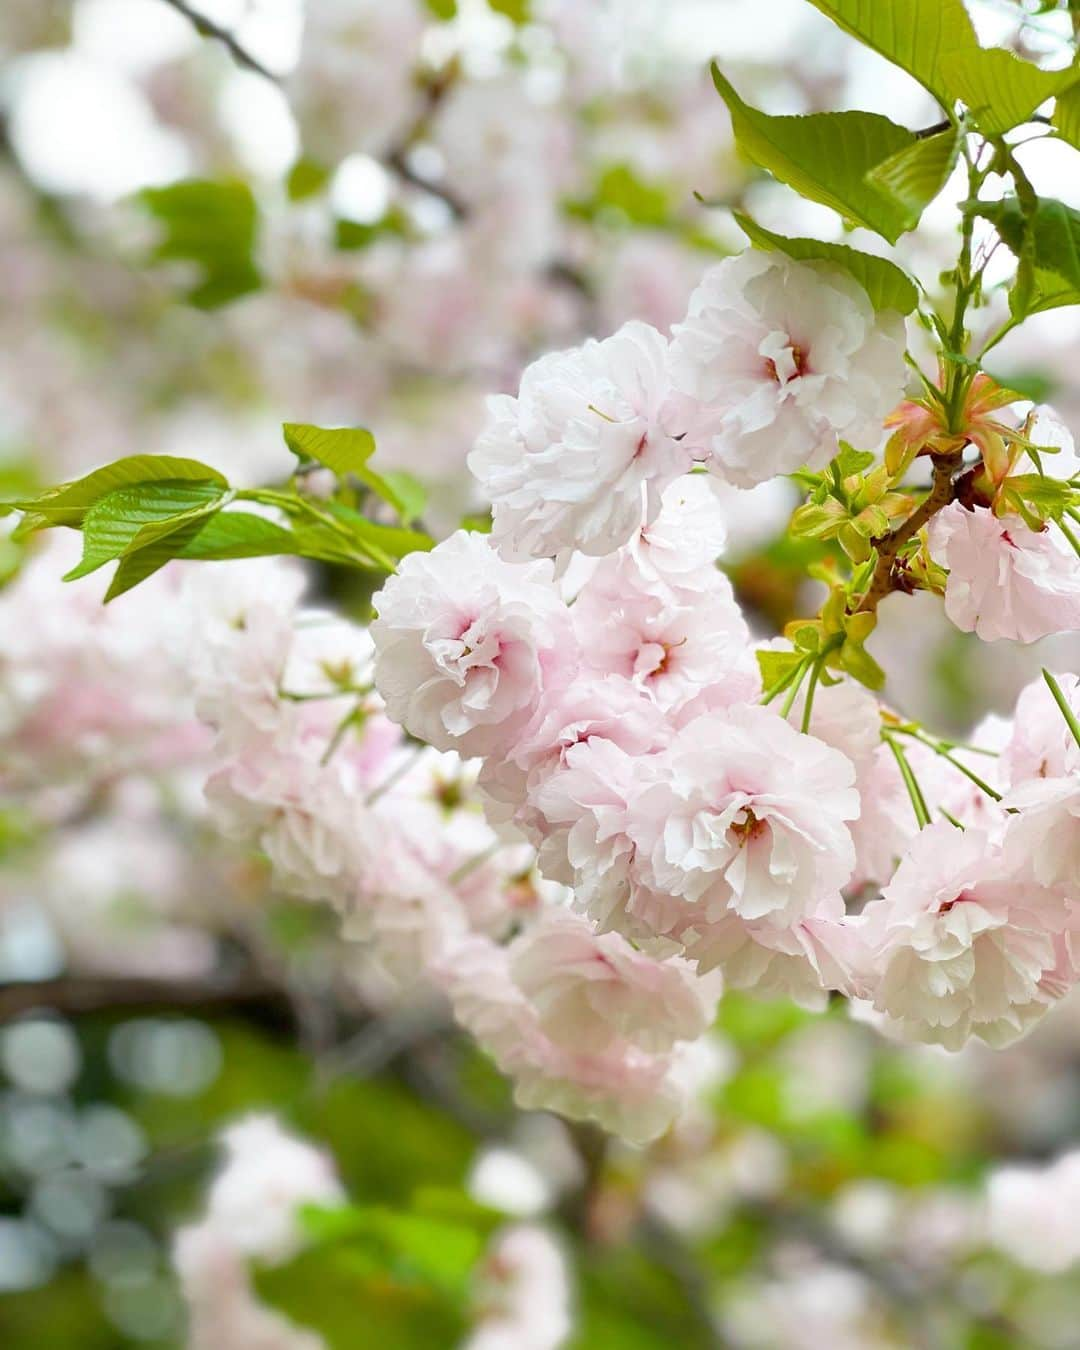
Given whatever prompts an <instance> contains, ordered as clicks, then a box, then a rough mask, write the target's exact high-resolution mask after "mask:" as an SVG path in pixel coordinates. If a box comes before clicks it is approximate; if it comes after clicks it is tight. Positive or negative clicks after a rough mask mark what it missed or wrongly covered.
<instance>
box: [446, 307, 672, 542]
mask: <svg viewBox="0 0 1080 1350" xmlns="http://www.w3.org/2000/svg"><path fill="white" fill-rule="evenodd" d="M669 395H670V383H669V379H668V371H667V341H666V340H665V339H664V338H663V337H661V335H660V334H659V333H658V332H656V330H655V329H653V328H650V327H649V326H648V324H644V323H640V322H631V323H627V324H624V325H623V327H622V328H620V329H619V331H618V332H617V333H615V334H613V335H612V336H611V337H609V338H605V339H604V340H603V341H602V342H597V341H594V340H591V341H589V342H586V343H585V345H584V346H583V347H580V348H576V349H574V350H572V351H565V352H553V353H551V354H549V355H548V356H543V357H541V358H540V360H538V361H536V362H534V363H533V364H532V365H531V366H529V368H528V369H527V370H526V371H525V373H524V375H523V376H522V378H521V389H520V392H519V394H518V397H517V398H511V397H509V396H508V395H505V394H500V395H496V396H495V397H493V398H491V399H490V400H489V403H488V408H489V415H488V423H487V426H486V427H485V429H484V431H483V432H482V433H481V435H480V437H479V439H478V440H477V443H476V447H475V449H474V450H473V452H472V454H471V455H470V456H469V467H470V469H471V470H472V472H473V473H474V475H475V476H476V478H477V479H478V480H479V482H480V485H481V487H482V488H483V489H484V492H485V493H486V495H487V496H488V497H490V498H491V500H492V502H493V503H494V525H493V531H492V534H493V538H494V540H495V543H496V546H497V548H498V549H499V551H500V552H501V553H502V554H503V556H504V557H507V558H510V559H515V560H524V559H528V558H543V557H554V556H557V555H560V554H563V553H565V552H567V551H569V550H571V549H575V548H576V549H579V550H580V551H581V552H582V553H588V554H593V555H598V556H602V555H603V554H605V553H610V552H612V551H613V550H614V549H616V548H618V547H619V545H620V544H623V543H625V542H626V541H627V540H628V539H629V538H630V537H631V535H632V534H633V533H634V531H635V530H637V529H638V528H639V527H640V526H641V524H642V522H643V521H650V520H652V519H653V518H654V517H655V516H656V514H657V512H658V511H659V509H660V495H661V493H662V492H663V490H664V488H665V487H666V486H667V485H668V484H669V483H670V482H672V481H673V480H674V479H675V478H677V477H678V476H679V475H680V474H683V473H685V472H686V470H687V469H688V468H689V467H690V463H691V457H690V454H689V451H688V450H687V449H685V448H684V446H683V445H682V444H681V442H680V441H679V440H677V439H676V438H675V434H674V433H676V432H677V430H678V428H676V427H675V425H674V423H673V421H672V414H671V412H670V408H669Z"/></svg>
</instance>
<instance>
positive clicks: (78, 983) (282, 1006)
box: [0, 973, 295, 1025]
mask: <svg viewBox="0 0 1080 1350" xmlns="http://www.w3.org/2000/svg"><path fill="white" fill-rule="evenodd" d="M245 1006H246V1007H248V1008H250V1009H251V1010H252V1011H256V1010H262V1011H265V1012H267V1013H272V1014H273V1020H274V1021H275V1023H281V1024H283V1025H291V1024H293V1023H294V1022H295V1016H294V1013H293V1009H292V1005H291V1004H290V1002H289V1000H288V998H287V997H286V996H285V994H284V993H283V992H282V990H281V989H280V987H278V986H277V985H274V984H271V983H270V982H269V981H267V980H264V979H262V978H261V977H259V976H258V975H254V974H251V973H247V974H244V975H241V976H237V977H233V978H231V979H229V978H226V977H224V976H217V977H215V976H208V977H206V978H205V979H199V980H192V979H182V980H166V979H155V978H153V977H143V976H130V975H60V976H58V977H57V978H56V979H53V980H26V981H17V982H14V983H11V984H6V985H3V986H0V1025H2V1024H3V1023H5V1022H10V1021H13V1020H14V1019H15V1018H17V1017H20V1016H22V1015H23V1014H24V1013H29V1012H33V1011H35V1010H45V1009H51V1010H53V1011H55V1012H61V1013H69V1014H72V1015H75V1016H77V1015H78V1014H80V1013H93V1012H107V1011H110V1010H112V1009H125V1010H128V1011H133V1010H145V1011H149V1010H152V1009H157V1010H167V1009H173V1008H193V1009H198V1010H199V1011H200V1012H212V1011H221V1010H222V1009H224V1008H230V1007H245Z"/></svg>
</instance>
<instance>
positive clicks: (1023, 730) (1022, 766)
mask: <svg viewBox="0 0 1080 1350" xmlns="http://www.w3.org/2000/svg"><path fill="white" fill-rule="evenodd" d="M1051 673H1053V672H1051ZM1055 679H1056V680H1057V683H1058V688H1059V689H1060V690H1061V692H1062V694H1063V695H1064V697H1065V700H1066V702H1067V703H1068V705H1069V707H1070V708H1071V709H1072V711H1073V713H1074V714H1075V715H1076V716H1077V717H1080V676H1078V675H1073V674H1065V673H1064V672H1063V671H1061V672H1058V673H1057V674H1056V675H1055ZM1077 769H1080V746H1078V745H1077V743H1076V738H1075V737H1074V736H1073V734H1072V732H1071V731H1070V730H1069V727H1068V724H1067V723H1066V721H1065V719H1064V717H1062V715H1061V709H1060V708H1059V707H1058V705H1057V703H1056V701H1055V699H1054V696H1053V694H1052V693H1051V692H1050V687H1049V685H1048V684H1047V683H1046V681H1045V680H1044V679H1043V678H1042V676H1039V677H1038V678H1037V679H1035V680H1032V682H1031V683H1030V684H1029V685H1027V686H1025V688H1024V689H1022V690H1021V691H1020V696H1019V698H1018V699H1017V700H1016V712H1015V715H1014V717H1013V731H1012V737H1011V739H1010V741H1009V742H1008V744H1007V745H1006V746H1005V748H1004V753H1003V755H1002V770H1003V774H1004V777H1005V780H1006V781H1008V782H1009V783H1010V784H1011V785H1012V786H1013V787H1019V786H1020V784H1021V783H1023V782H1025V781H1026V780H1027V779H1030V778H1062V777H1066V776H1067V775H1068V774H1070V773H1072V772H1074V771H1075V770H1077Z"/></svg>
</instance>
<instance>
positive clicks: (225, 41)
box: [163, 0, 280, 84]
mask: <svg viewBox="0 0 1080 1350" xmlns="http://www.w3.org/2000/svg"><path fill="white" fill-rule="evenodd" d="M163 3H164V4H166V5H170V6H171V7H172V8H173V9H175V10H176V12H177V13H178V14H182V15H183V16H184V18H185V19H187V21H188V23H190V24H191V26H192V27H193V28H194V29H195V31H196V32H197V33H199V34H200V35H201V36H202V37H205V38H210V39H211V40H212V41H214V42H220V43H221V45H222V46H223V47H224V48H225V50H226V51H227V52H228V53H229V55H230V56H231V57H232V59H233V60H234V61H235V62H236V64H237V65H238V66H242V67H243V68H244V70H252V71H254V72H255V74H256V75H261V76H262V77H263V79H264V80H271V81H272V82H273V83H274V84H278V83H280V77H279V76H277V75H275V74H274V72H273V71H272V70H269V69H268V68H267V67H266V66H264V65H263V64H262V62H261V61H257V60H256V59H255V57H254V56H252V54H251V53H250V52H249V51H248V50H247V48H246V47H245V46H243V44H242V43H240V42H238V41H237V38H236V35H235V34H234V33H230V32H229V30H228V29H227V28H222V27H221V25H220V24H216V23H214V22H213V20H212V19H208V18H207V17H206V16H205V14H200V13H199V11H198V10H197V9H193V8H192V6H191V5H189V4H188V3H187V0H163Z"/></svg>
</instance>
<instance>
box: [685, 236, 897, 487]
mask: <svg viewBox="0 0 1080 1350" xmlns="http://www.w3.org/2000/svg"><path fill="white" fill-rule="evenodd" d="M673 334H674V337H673V341H672V348H671V369H672V378H673V381H674V383H675V384H676V385H677V387H678V388H679V389H681V390H682V391H684V392H685V393H686V394H687V395H689V396H690V397H691V398H692V399H693V400H695V401H696V403H697V404H698V405H699V408H700V414H699V421H698V422H697V423H696V424H695V425H694V428H693V430H692V431H691V432H690V433H689V434H688V436H687V440H688V441H690V442H691V443H693V442H694V441H695V440H696V441H699V442H700V443H701V444H702V445H703V447H704V448H705V449H706V450H707V451H708V453H709V455H710V464H711V467H713V468H714V469H715V471H716V472H717V473H718V474H720V476H721V477H722V478H724V479H725V480H726V481H728V482H729V483H733V484H734V485H735V486H736V487H753V486H754V485H755V484H757V483H762V482H764V481H765V480H766V479H768V478H773V477H775V476H776V475H777V474H784V473H791V472H793V471H794V470H795V469H797V468H799V467H800V466H801V465H803V464H809V465H810V466H811V467H812V468H818V469H820V468H823V467H824V465H825V464H827V463H828V461H829V460H830V459H831V458H832V457H833V455H835V454H836V450H837V444H838V440H839V438H841V437H843V438H844V439H845V440H848V441H851V442H852V443H854V444H856V445H860V446H868V447H869V446H875V445H876V444H877V443H878V442H879V440H880V439H881V425H882V420H883V419H884V417H885V415H886V414H887V413H888V412H889V410H890V409H891V408H892V407H893V406H894V405H895V404H896V402H897V400H898V399H899V397H900V394H901V392H902V389H903V385H904V329H903V321H902V320H901V318H900V316H899V315H898V314H894V313H891V312H890V313H885V314H875V312H874V309H873V307H872V306H871V304H870V301H869V299H868V297H867V295H866V292H865V291H864V290H863V289H862V287H861V286H859V285H858V283H857V282H855V281H854V280H853V279H852V278H851V277H850V276H848V275H846V274H845V273H843V272H841V271H840V270H838V269H836V268H833V267H829V266H826V265H824V264H821V263H800V262H794V261H792V260H791V259H789V258H786V257H784V256H783V255H780V254H776V253H759V252H755V251H752V250H748V251H746V252H745V253H742V254H740V255H739V256H738V257H736V258H729V259H725V260H724V261H723V262H722V263H719V264H717V265H716V266H715V267H713V268H710V270H709V271H708V272H707V273H706V274H705V277H704V278H703V280H702V282H701V284H700V285H699V286H698V288H697V290H696V291H695V292H694V294H693V295H692V296H691V298H690V308H689V312H688V314H687V317H686V319H685V321H684V322H683V323H681V324H676V325H675V327H674V329H673Z"/></svg>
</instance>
